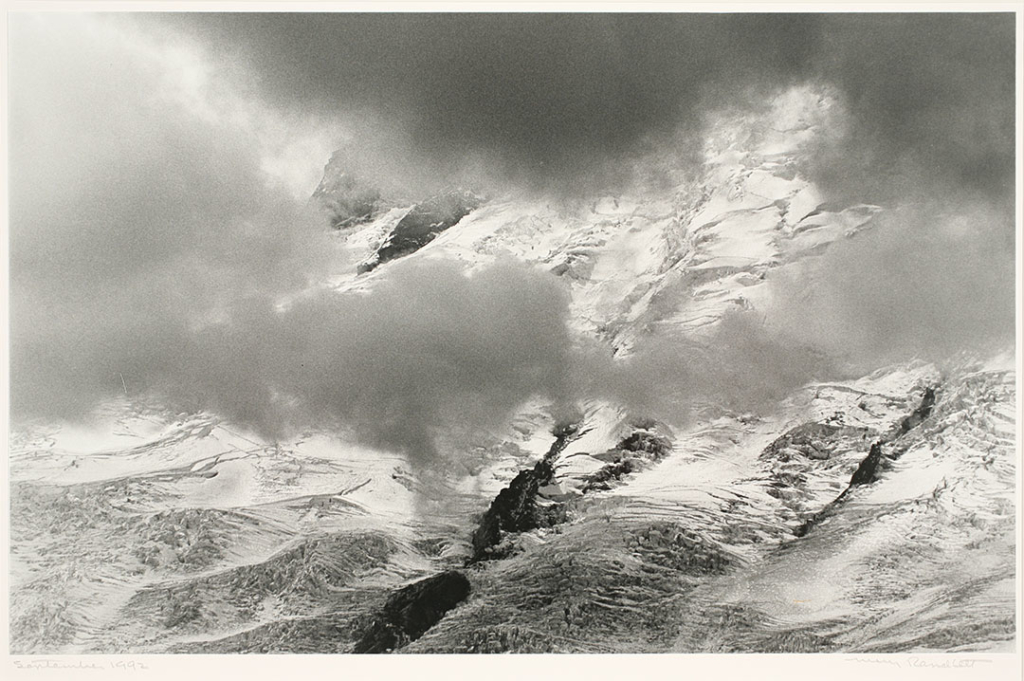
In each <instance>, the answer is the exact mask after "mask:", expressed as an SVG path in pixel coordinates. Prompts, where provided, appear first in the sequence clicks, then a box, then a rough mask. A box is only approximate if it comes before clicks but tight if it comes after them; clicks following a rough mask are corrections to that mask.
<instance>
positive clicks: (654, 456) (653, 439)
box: [581, 424, 672, 494]
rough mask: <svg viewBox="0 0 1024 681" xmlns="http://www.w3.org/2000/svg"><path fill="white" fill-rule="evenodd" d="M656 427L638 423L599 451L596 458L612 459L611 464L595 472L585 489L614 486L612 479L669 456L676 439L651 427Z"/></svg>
mask: <svg viewBox="0 0 1024 681" xmlns="http://www.w3.org/2000/svg"><path fill="white" fill-rule="evenodd" d="M653 427H654V426H653V424H651V425H650V426H638V427H637V429H636V430H634V431H633V432H632V433H631V434H630V435H629V436H627V437H625V438H623V440H622V441H621V442H619V444H618V445H616V446H615V447H614V448H613V449H610V450H608V451H607V452H604V453H603V454H598V455H596V456H595V458H597V459H602V460H605V461H608V465H606V466H604V467H602V468H600V469H599V470H598V471H597V472H596V473H593V474H591V475H590V476H589V477H588V478H587V480H586V482H585V483H584V484H583V488H582V490H581V491H582V492H583V493H584V494H586V493H587V492H593V491H596V490H607V489H611V484H610V483H611V482H613V481H616V480H620V479H621V478H622V477H623V476H625V475H628V474H629V473H633V472H635V471H638V470H640V469H641V468H643V467H644V466H645V465H646V464H647V463H649V462H657V461H661V460H662V459H663V458H665V457H666V456H667V455H668V453H669V452H670V451H671V449H672V443H671V441H669V439H668V438H666V437H664V436H662V435H658V434H657V433H655V432H654V431H653V430H651V428H653Z"/></svg>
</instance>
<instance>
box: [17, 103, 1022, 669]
mask: <svg viewBox="0 0 1024 681" xmlns="http://www.w3.org/2000/svg"><path fill="white" fill-rule="evenodd" d="M828 106H829V102H828V100H827V98H825V97H822V96H820V95H818V94H817V93H813V92H810V91H794V92H792V93H789V94H787V95H786V96H784V97H781V98H780V99H779V100H778V101H776V102H775V104H774V106H773V107H770V108H769V109H768V110H767V111H766V112H763V113H761V114H759V115H757V116H755V115H753V114H744V115H742V116H741V115H731V116H725V115H723V117H722V119H721V120H720V121H719V123H718V125H717V127H716V128H715V129H714V131H713V133H714V134H712V135H710V136H709V138H708V140H707V148H706V155H705V158H706V162H705V164H704V166H703V168H702V171H701V173H700V174H699V176H698V177H697V178H695V179H691V180H687V181H686V182H683V183H681V184H679V185H677V186H674V187H670V188H667V189H666V188H663V187H659V188H657V189H650V190H637V191H636V192H634V193H633V194H631V195H622V196H609V197H605V198H603V199H601V200H599V201H596V202H594V203H592V204H590V205H586V206H578V205H577V206H571V207H569V206H565V205H555V204H548V203H545V202H540V201H537V200H525V199H517V198H510V197H505V198H502V197H493V198H491V199H490V200H489V201H488V202H486V203H484V204H483V205H482V206H481V207H479V208H477V209H475V210H472V211H471V212H470V213H469V214H467V215H465V217H462V219H461V220H460V221H458V222H457V223H456V224H454V225H453V226H451V227H448V228H447V229H445V230H444V231H441V232H439V233H438V234H437V235H436V237H433V238H432V240H430V241H429V242H428V243H426V245H424V246H422V247H421V248H419V250H416V251H415V252H414V253H411V254H409V255H405V256H402V258H400V259H406V258H419V259H430V258H443V259H457V260H459V261H462V262H463V263H465V264H466V266H467V268H468V269H469V270H470V271H472V270H473V269H474V268H480V267H482V266H484V265H486V264H487V263H489V262H492V261H494V260H495V259H497V258H501V257H513V258H516V259H518V260H521V261H524V262H527V263H530V264H531V265H532V266H534V267H537V268H540V269H543V270H547V271H549V272H551V273H552V274H554V275H557V276H559V277H561V278H562V279H563V280H564V281H565V282H566V284H567V286H568V288H569V290H570V292H571V312H572V319H573V324H574V326H575V331H577V332H578V333H580V334H582V335H585V336H589V337H593V338H596V339H598V340H600V341H601V342H603V343H606V344H607V345H608V347H609V348H611V349H613V350H614V351H615V352H616V353H617V354H619V355H623V354H628V353H629V352H630V351H631V349H632V348H634V347H635V346H636V345H637V344H638V343H639V342H641V341H642V339H643V338H644V337H646V336H649V335H651V334H656V333H657V334H673V335H676V336H678V337H686V338H697V339H699V338H700V337H701V336H702V334H707V333H710V332H711V331H713V329H714V328H715V326H716V324H717V323H718V322H719V320H721V319H722V317H723V315H725V314H726V313H727V312H728V311H730V310H734V309H750V308H753V309H757V307H758V305H759V304H760V302H761V301H762V300H763V297H764V296H765V295H766V292H765V287H766V285H765V274H766V272H767V271H769V270H770V269H772V268H778V267H786V266H788V265H791V264H794V263H798V262H801V261H803V260H805V259H807V258H813V257H816V256H817V255H819V254H820V253H822V252H823V250H824V249H827V248H828V247H829V245H830V244H832V243H834V242H836V241H837V240H841V239H845V238H848V237H850V236H851V235H853V234H855V233H856V232H857V231H859V230H863V229H869V228H870V226H871V220H872V218H873V216H874V215H876V214H877V213H878V212H879V211H880V210H881V209H880V208H878V207H876V206H868V205H850V206H845V207H841V208H840V207H835V206H827V205H824V204H823V203H822V199H821V197H820V195H819V194H818V191H817V189H816V188H815V187H814V185H813V184H811V183H810V182H809V181H808V180H807V179H805V178H803V177H802V176H801V175H800V174H799V172H797V166H796V164H795V159H797V158H798V157H799V155H800V154H801V153H804V150H805V149H806V148H807V145H808V144H809V143H810V142H812V141H813V139H814V135H815V134H816V132H817V131H818V130H819V129H820V126H822V125H824V124H825V123H826V122H827V115H828ZM332 173H333V174H332ZM328 175H329V176H330V177H334V178H335V180H336V179H337V177H344V175H343V173H341V172H340V171H338V169H337V168H335V169H334V170H333V171H329V173H328ZM350 184H352V183H350V182H347V181H346V182H340V183H339V182H338V181H334V184H332V185H331V186H332V187H334V188H335V190H337V191H341V190H345V187H347V186H349V185H350ZM325 186H326V185H325ZM353 186H357V187H358V189H359V192H360V197H361V198H360V201H356V202H354V203H353V202H349V203H345V200H344V197H342V198H340V199H339V198H337V197H335V199H334V204H333V205H335V207H337V206H339V205H342V206H350V205H355V206H356V208H355V209H353V210H356V209H358V210H356V212H358V213H359V215H358V216H356V217H357V218H358V219H354V220H350V221H348V222H345V223H344V225H343V229H341V230H339V231H338V232H337V233H336V238H337V239H339V241H343V242H344V244H345V246H346V247H347V248H349V249H351V250H352V251H353V252H354V253H356V254H357V256H358V257H359V258H361V259H362V260H363V261H368V260H371V259H372V258H373V257H374V254H375V252H376V251H377V250H378V249H379V248H380V247H381V246H382V244H385V243H387V239H388V236H389V234H390V233H391V230H393V229H394V228H395V227H396V225H398V223H399V222H400V221H401V220H402V218H403V217H405V216H406V215H407V214H409V212H410V208H411V207H410V206H408V205H406V206H389V205H385V204H383V203H381V202H379V201H378V202H377V203H373V201H376V200H377V198H379V197H376V195H374V194H373V193H372V191H370V190H367V189H366V188H365V187H362V186H361V185H353ZM339 188H340V189H339ZM328 189H329V187H328ZM325 193H329V192H328V191H327V190H326V189H325V190H324V191H323V192H321V194H325ZM321 198H322V197H321ZM364 199H365V200H364ZM371 199H373V200H372V201H371ZM371 204H372V205H371ZM367 206H370V207H369V208H367ZM364 208H366V210H364ZM347 209H348V208H346V210H347ZM367 211H369V212H367ZM357 259H358V258H357ZM393 263H394V261H392V262H383V263H381V264H380V265H379V266H377V267H376V268H375V269H373V270H372V271H369V272H364V273H359V272H357V271H355V269H353V271H349V272H338V273H337V276H336V278H335V279H334V280H333V281H332V283H331V285H332V286H333V287H335V288H337V289H338V290H339V291H346V290H353V289H365V288H367V287H372V286H374V285H375V283H376V282H379V281H383V280H386V278H387V277H388V273H389V271H390V268H391V266H392V265H393ZM989 359H990V358H964V359H962V360H961V361H959V362H958V363H957V364H955V365H951V367H950V368H946V369H944V370H943V371H940V370H939V369H938V368H937V367H935V366H932V365H929V364H925V363H922V362H911V363H909V364H904V365H898V366H890V367H884V368H881V369H879V370H878V371H876V372H874V373H872V374H870V375H868V376H864V377H861V378H859V379H856V380H851V381H845V382H837V383H829V384H812V385H807V386H803V387H801V388H799V389H797V390H795V391H793V392H792V394H790V395H789V396H788V397H787V398H786V399H784V400H782V401H781V402H780V403H779V404H778V405H777V407H776V408H775V409H774V410H773V411H772V412H771V413H770V414H769V415H762V416H755V415H751V414H739V413H734V412H732V411H730V410H729V409H727V408H725V407H724V406H721V405H719V407H717V408H712V409H707V410H704V411H702V412H701V414H700V415H699V416H698V418H696V419H694V420H692V421H687V422H683V423H682V424H673V426H672V427H668V426H666V425H665V424H655V425H646V426H643V427H641V426H638V419H642V418H643V417H645V416H646V415H644V414H634V413H629V411H628V410H626V409H624V408H623V407H621V406H620V405H616V404H611V403H605V402H588V403H586V404H582V405H580V408H581V417H580V420H579V423H577V424H576V430H575V431H574V434H573V435H572V436H571V437H570V438H569V439H568V440H567V442H566V443H565V447H564V448H563V449H561V451H558V452H557V456H556V457H555V458H554V463H553V467H554V473H553V476H552V478H551V479H550V480H548V481H546V483H545V484H544V485H543V486H542V487H541V489H540V491H539V496H538V503H540V504H541V505H548V506H550V507H557V508H560V509H562V511H563V512H564V521H563V522H558V523H555V524H553V525H552V526H550V527H540V528H537V529H534V530H530V531H527V532H523V533H514V534H515V536H509V537H507V539H508V546H507V548H508V549H509V552H508V554H507V555H506V556H505V557H503V558H500V559H495V560H489V561H486V562H482V563H478V564H475V565H472V566H468V567H464V565H465V562H466V560H467V558H468V557H469V556H470V555H471V552H472V550H471V545H470V540H471V536H472V533H473V531H474V529H475V528H476V524H477V519H478V518H479V516H480V514H482V513H483V512H484V511H486V510H487V508H488V506H489V505H490V504H491V501H492V499H494V498H495V496H496V495H497V494H498V493H499V491H501V490H502V488H503V487H505V486H506V485H508V484H509V482H510V481H511V480H512V479H513V478H514V477H515V476H516V475H517V474H518V473H519V472H520V471H522V470H524V469H527V468H529V467H531V466H533V465H534V464H535V463H537V462H538V461H539V460H541V459H542V458H543V457H544V455H545V452H548V450H549V447H550V446H551V445H552V442H553V440H554V436H553V435H552V430H553V429H554V428H555V426H556V425H557V424H555V423H554V422H553V420H552V418H551V416H550V415H549V414H548V412H547V410H546V405H544V404H541V403H530V404H526V405H524V406H523V407H522V408H521V409H520V411H519V412H518V413H517V414H516V415H515V416H514V417H513V419H512V420H511V422H510V423H509V424H508V426H507V428H505V429H503V430H502V429H499V431H496V432H489V433H479V434H478V436H477V439H476V445H475V446H476V448H475V450H474V451H473V461H474V464H473V465H472V466H467V467H466V468H465V469H464V470H460V471H456V472H453V471H445V472H439V473H436V474H431V473H429V472H425V471H421V470H416V469H414V468H413V467H412V466H410V465H409V463H408V462H406V461H405V460H403V459H402V458H401V457H399V456H396V455H394V454H389V453H387V452H380V451H370V450H368V449H367V448H365V447H362V446H359V445H356V444H353V443H352V442H350V441H347V440H346V439H345V436H344V435H343V434H338V433H308V434H306V435H304V436H303V437H301V438H298V439H296V440H294V441H291V442H280V443H271V442H265V441H262V440H261V439H260V438H258V437H257V436H255V435H253V434H251V433H247V432H244V431H243V430H241V429H239V428H237V427H236V426H234V425H232V424H230V423H226V422H224V421H223V420H221V419H219V418H217V417H216V416H215V415H212V414H193V415H170V414H165V413H162V412H161V411H160V410H159V409H156V408H143V407H141V406H139V405H130V404H123V403H121V404H111V405H106V406H105V407H104V408H103V409H102V411H101V412H99V413H98V415H97V419H96V423H95V425H94V427H93V428H91V429H90V430H82V429H77V430H76V429H71V428H68V427H59V426H56V425H46V426H38V427H34V428H30V429H26V430H24V431H21V432H18V433H16V434H15V436H14V438H13V440H12V442H11V452H12V453H11V465H10V469H11V480H12V483H11V484H12V489H11V492H12V508H13V513H12V529H11V540H12V541H11V543H12V548H11V563H12V567H11V590H12V591H11V594H12V595H11V642H12V643H11V645H12V651H13V652H48V653H57V652H59V653H80V652H114V651H117V652H126V651H132V652H167V651H192V652H228V651H256V652H299V651H305V652H347V651H349V650H351V648H352V646H353V644H354V642H355V641H356V640H357V639H358V636H359V632H360V631H361V630H362V629H363V628H364V627H365V625H366V621H367V618H368V617H369V616H370V613H372V612H373V611H374V610H375V609H376V608H378V607H380V605H381V604H382V603H383V602H384V601H385V599H386V598H387V595H388V593H390V591H391V590H392V589H394V588H396V587H399V586H401V585H404V584H407V583H410V582H412V581H415V580H416V579H419V578H422V577H424V576H427V575H430V574H433V573H436V572H438V571H440V570H442V569H446V568H459V569H464V571H465V574H466V575H467V577H468V578H469V581H470V584H471V587H472V591H471V595H470V597H469V598H468V599H467V600H466V601H465V602H464V603H462V604H461V605H459V606H458V607H457V608H455V609H454V610H453V611H451V612H449V613H448V614H447V615H446V616H445V617H444V618H443V619H442V620H441V621H440V622H439V623H438V624H437V625H435V626H434V627H432V628H430V629H429V630H428V631H427V632H426V634H425V635H423V636H422V638H419V639H418V640H415V641H412V642H410V643H409V644H408V645H406V646H405V647H403V648H402V649H401V650H402V651H403V652H410V653H413V652H427V651H430V652H470V651H474V652H503V651H517V652H549V651H559V652H641V651H676V652H728V651H761V652H779V651H831V650H860V651H876V652H878V651H896V650H900V651H908V650H914V651H933V650H966V649H971V650H1004V649H1006V646H1007V645H1012V639H1013V637H1014V632H1015V623H1014V550H1015V541H1014V519H1015V510H1016V509H1015V504H1014V499H1015V496H1014V492H1015V489H1014V480H1015V461H1016V456H1015V452H1016V439H1017V424H1016V411H1017V405H1016V397H1015V392H1014V382H1015V369H1014V360H1013V357H1012V353H1011V355H1009V356H1004V357H1002V358H995V359H992V360H991V361H988V360H989ZM929 388H931V389H935V391H936V396H937V397H936V404H935V406H934V408H933V409H932V410H931V412H930V414H929V416H928V417H927V418H926V419H924V420H923V421H922V422H921V423H918V424H915V425H914V427H912V428H910V429H909V430H908V431H907V432H905V433H902V434H900V436H899V437H898V438H896V439H893V440H892V441H891V446H890V445H889V444H887V445H886V449H887V452H886V460H885V462H884V464H883V466H882V467H881V469H880V470H879V472H878V475H877V479H876V480H875V481H874V482H872V483H871V484H868V485H863V486H858V487H855V488H851V491H850V492H849V493H848V494H847V495H846V496H845V497H844V498H843V499H841V500H840V501H838V502H837V501H836V499H837V498H838V497H839V496H840V495H841V494H842V493H843V491H844V490H845V489H846V488H847V486H848V485H849V484H850V480H851V476H852V475H853V474H854V472H855V471H856V470H857V469H858V466H859V465H860V464H861V462H862V461H863V460H864V458H865V457H866V456H867V454H868V452H869V450H870V448H871V445H872V443H873V442H876V441H879V440H880V439H881V438H884V437H887V435H886V434H891V433H893V432H896V431H895V430H894V429H896V430H898V429H899V427H900V424H901V423H902V422H903V420H904V419H906V418H907V417H908V416H910V415H911V414H912V413H913V412H914V411H915V409H918V408H919V407H920V405H921V402H922V399H923V396H924V394H925V391H926V390H927V389H929ZM640 430H643V431H644V432H647V430H650V432H656V433H657V434H658V436H659V437H665V438H667V439H668V441H669V442H670V446H669V449H668V451H666V452H664V453H659V454H658V456H651V457H646V455H644V453H642V452H640V453H636V452H633V453H630V452H626V454H624V453H623V452H625V451H626V450H624V449H623V446H624V445H623V443H624V442H626V440H627V439H628V438H629V437H630V436H631V434H635V433H637V432H639V431H640ZM624 456H625V457H626V458H630V457H632V458H633V459H635V461H634V462H632V463H631V464H630V468H629V470H625V469H624V468H622V467H621V465H620V468H619V469H614V470H613V468H612V467H614V466H615V465H616V463H619V464H621V463H622V461H623V457H624ZM634 464H635V465H634ZM595 476H599V477H600V478H601V480H600V482H601V484H596V483H595V480H596V478H595ZM826 509H828V510H827V512H826V513H824V514H823V515H821V516H820V519H819V520H816V521H815V522H814V523H813V524H811V525H810V526H809V529H807V527H806V526H807V524H808V520H809V519H811V518H816V517H819V514H821V513H822V512H823V511H825V510H826Z"/></svg>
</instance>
